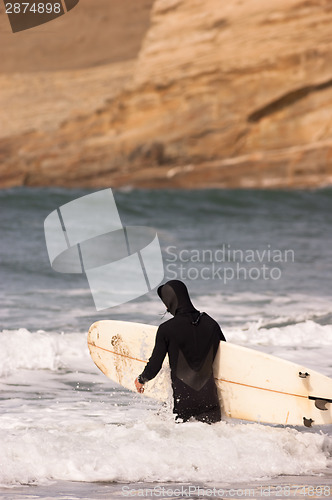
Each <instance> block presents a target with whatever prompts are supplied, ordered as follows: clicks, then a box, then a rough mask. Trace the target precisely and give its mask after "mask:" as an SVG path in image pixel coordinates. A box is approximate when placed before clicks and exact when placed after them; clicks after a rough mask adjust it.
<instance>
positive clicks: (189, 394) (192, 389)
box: [135, 280, 225, 424]
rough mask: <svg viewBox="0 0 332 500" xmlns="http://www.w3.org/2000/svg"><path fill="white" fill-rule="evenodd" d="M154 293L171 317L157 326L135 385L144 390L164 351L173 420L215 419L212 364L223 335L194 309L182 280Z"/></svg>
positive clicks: (217, 411) (217, 412)
mask: <svg viewBox="0 0 332 500" xmlns="http://www.w3.org/2000/svg"><path fill="white" fill-rule="evenodd" d="M158 295H159V297H160V298H161V300H162V301H163V303H164V304H165V306H166V307H167V311H168V312H170V313H171V314H172V315H173V316H174V317H173V318H171V319H169V320H168V321H166V322H165V323H162V324H161V325H160V326H159V328H158V331H157V335H156V342H155V346H154V349H153V352H152V355H151V357H150V359H149V361H148V363H147V365H146V367H145V369H144V371H143V372H142V373H141V374H140V375H139V376H138V377H137V378H136V380H135V386H136V389H137V391H138V392H143V391H144V384H145V383H146V382H147V381H148V380H151V379H153V378H154V377H155V376H156V375H157V373H158V372H159V371H160V369H161V366H162V364H163V361H164V359H165V356H166V354H168V357H169V364H170V368H171V379H172V388H173V398H174V408H173V413H175V414H176V420H177V421H183V422H185V421H187V420H189V419H190V418H191V417H194V418H195V419H196V420H199V421H201V422H207V423H209V424H212V423H214V422H218V421H219V420H221V412H220V405H219V400H218V394H217V387H216V384H215V381H214V376H213V371H212V364H213V360H214V358H215V355H216V353H217V350H218V346H219V342H220V340H223V341H225V337H224V335H223V333H222V331H221V329H220V327H219V325H218V323H217V322H216V321H215V320H214V319H213V318H211V317H210V316H209V315H208V314H206V313H204V312H202V313H201V312H199V311H198V310H197V309H195V307H194V306H193V304H192V302H191V300H190V297H189V294H188V290H187V287H186V285H185V284H184V283H183V282H182V281H179V280H171V281H168V282H167V283H165V284H164V285H162V286H160V287H159V288H158Z"/></svg>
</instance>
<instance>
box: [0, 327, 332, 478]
mask: <svg viewBox="0 0 332 500" xmlns="http://www.w3.org/2000/svg"><path fill="white" fill-rule="evenodd" d="M226 334H227V336H228V340H232V341H234V342H235V341H237V342H239V343H247V344H249V343H251V346H252V347H254V346H255V343H256V345H257V347H261V346H262V345H263V346H265V348H271V349H273V350H275V351H277V353H278V355H280V357H286V358H287V356H288V357H289V356H291V357H292V360H293V361H295V360H296V359H295V357H296V356H301V355H302V354H303V352H304V351H302V350H301V348H300V346H302V345H303V343H304V344H306V343H307V344H308V343H309V342H310V341H311V339H312V337H313V336H314V337H315V341H316V343H317V345H319V346H320V347H317V348H314V349H311V350H310V351H308V352H310V357H311V360H312V363H313V365H315V368H316V369H317V370H318V371H322V367H323V368H324V367H325V368H326V369H327V368H328V365H329V359H330V357H329V356H327V357H326V356H325V355H326V349H327V343H328V342H331V327H330V326H321V325H318V324H316V323H314V322H312V321H308V322H305V324H299V325H287V326H285V327H275V328H271V329H264V328H259V325H258V324H253V325H251V326H250V327H249V329H248V330H241V329H234V330H232V331H229V332H226ZM0 338H1V343H2V349H1V352H0V375H1V381H0V382H1V383H0V388H1V390H2V397H3V400H2V408H3V412H2V415H1V429H0V457H1V467H0V484H2V485H6V486H13V485H19V484H35V483H43V482H45V481H46V482H47V481H50V480H70V481H122V482H135V481H147V482H156V481H176V482H180V481H185V482H195V483H197V482H200V481H202V482H209V481H210V482H218V481H219V482H220V481H223V482H229V483H232V482H239V481H249V480H257V479H259V478H263V477H264V478H265V477H271V476H277V475H281V474H288V475H300V474H308V473H312V472H314V471H316V470H319V471H321V470H323V469H324V468H326V467H327V466H328V465H329V464H331V455H332V438H331V437H330V436H328V435H326V434H325V433H326V432H330V431H331V429H330V428H331V426H329V427H328V428H326V429H324V434H323V433H319V432H317V431H316V430H313V431H311V430H310V431H305V430H303V431H298V430H296V429H291V428H279V427H272V426H265V425H259V424H243V423H242V424H241V423H233V422H231V423H230V422H227V423H226V422H220V423H218V424H216V425H213V426H206V425H204V424H201V423H198V422H189V423H187V424H183V425H179V424H175V423H174V422H173V417H172V415H171V411H170V410H169V409H167V410H165V409H160V406H158V405H157V404H154V403H153V402H151V401H150V400H149V399H148V398H142V397H141V396H139V395H135V394H134V393H130V392H129V391H124V390H122V389H120V388H119V387H117V388H116V387H115V386H114V384H112V382H111V381H110V380H108V379H107V378H106V377H105V376H103V375H102V374H101V373H100V372H99V371H98V369H97V368H96V367H95V366H94V364H93V363H92V360H91V358H90V356H89V354H88V349H87V345H86V334H84V333H66V334H60V333H55V332H53V333H51V332H48V333H45V332H42V331H38V332H29V331H27V330H25V329H20V330H14V331H8V330H6V331H3V332H2V333H0ZM290 338H291V339H292V343H291V344H289V339H290ZM287 342H288V343H287ZM289 345H291V346H292V347H291V348H290V347H289ZM324 356H325V357H324ZM157 413H159V415H157Z"/></svg>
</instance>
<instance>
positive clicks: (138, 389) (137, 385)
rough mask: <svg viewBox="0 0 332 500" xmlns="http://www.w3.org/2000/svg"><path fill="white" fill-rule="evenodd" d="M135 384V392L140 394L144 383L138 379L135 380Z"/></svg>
mask: <svg viewBox="0 0 332 500" xmlns="http://www.w3.org/2000/svg"><path fill="white" fill-rule="evenodd" d="M135 386H136V390H137V392H139V393H141V394H142V392H144V385H143V384H140V383H139V381H138V379H136V380H135Z"/></svg>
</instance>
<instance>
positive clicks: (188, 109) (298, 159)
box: [0, 0, 332, 187]
mask: <svg viewBox="0 0 332 500" xmlns="http://www.w3.org/2000/svg"><path fill="white" fill-rule="evenodd" d="M331 21H332V4H331V2H330V1H329V0H306V1H303V0H270V1H269V2H265V1H263V0H250V2H246V1H243V0H230V1H229V2H227V3H225V2H222V1H221V0H205V1H204V2H202V1H201V0H156V2H155V4H154V7H153V11H152V22H151V27H150V29H149V31H148V33H147V35H146V37H145V40H144V43H143V46H142V49H141V51H140V54H139V57H138V59H137V61H136V66H135V70H134V73H133V78H132V79H131V80H127V84H126V86H125V88H124V89H123V90H122V91H121V92H120V93H119V94H117V96H116V97H114V98H113V99H112V100H111V101H110V102H108V103H107V104H105V105H104V106H103V107H102V109H99V110H98V112H94V113H91V112H90V113H87V114H86V115H85V116H83V117H80V119H72V120H68V121H67V122H66V123H65V124H62V125H61V126H60V127H59V128H58V129H57V130H56V131H55V132H54V133H53V134H47V133H43V134H38V133H31V134H28V135H25V136H19V137H17V139H16V141H14V142H13V140H12V139H11V140H10V141H8V140H6V139H3V140H2V141H0V152H1V151H2V152H3V153H2V157H3V158H5V160H4V163H2V167H1V169H4V170H0V174H1V172H2V171H3V172H6V171H7V172H8V165H9V164H10V165H11V168H13V169H14V170H15V169H16V170H17V171H18V172H25V176H24V179H25V180H24V182H25V183H26V184H28V185H50V184H52V185H66V186H93V187H97V186H106V185H107V186H121V185H126V184H129V185H133V186H143V187H204V186H207V187H211V186H222V187H255V186H256V187H311V186H321V185H327V184H331V182H332V161H331V158H332V134H331V132H332V121H331V118H330V117H331V111H332V68H331V64H330V61H331V56H332V32H331V30H330V26H331ZM13 144H15V145H16V147H15V148H14V147H13V146H12V145H13ZM8 151H9V152H10V153H9V155H10V157H11V159H10V163H8V161H9V160H8V156H7V155H8ZM6 158H7V159H6ZM6 169H7V170H6ZM1 177H2V175H0V178H1ZM18 178H19V179H21V178H22V176H21V174H20V177H18ZM7 179H9V178H8V175H7ZM8 182H9V181H7V183H8ZM17 182H21V181H17Z"/></svg>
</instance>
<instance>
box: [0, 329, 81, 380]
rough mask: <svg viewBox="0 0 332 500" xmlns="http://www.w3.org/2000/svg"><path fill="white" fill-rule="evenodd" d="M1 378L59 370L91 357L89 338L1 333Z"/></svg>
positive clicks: (20, 331) (38, 333)
mask: <svg viewBox="0 0 332 500" xmlns="http://www.w3.org/2000/svg"><path fill="white" fill-rule="evenodd" d="M0 339H1V351H0V377H5V376H8V375H9V374H11V373H13V372H14V371H16V370H18V369H27V370H53V371H54V370H58V369H59V368H61V367H66V366H67V365H69V364H70V365H71V369H73V363H75V362H76V363H80V361H82V359H83V358H87V357H88V349H87V345H86V336H85V335H84V334H79V333H67V334H66V335H63V334H59V333H48V332H47V333H46V332H44V331H41V330H39V331H37V332H29V331H28V330H26V329H25V328H20V329H19V330H12V331H10V330H3V331H2V332H0Z"/></svg>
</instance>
